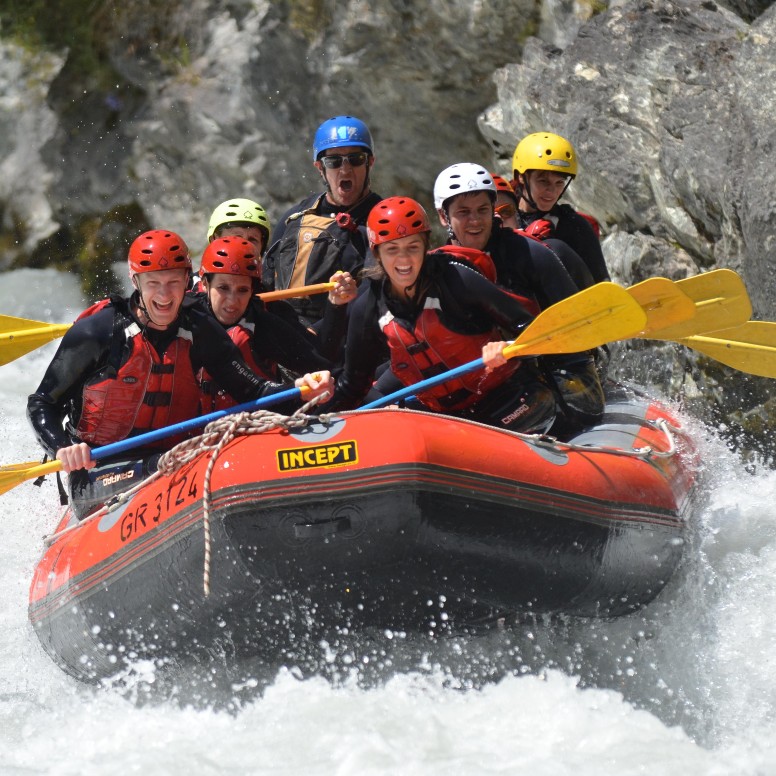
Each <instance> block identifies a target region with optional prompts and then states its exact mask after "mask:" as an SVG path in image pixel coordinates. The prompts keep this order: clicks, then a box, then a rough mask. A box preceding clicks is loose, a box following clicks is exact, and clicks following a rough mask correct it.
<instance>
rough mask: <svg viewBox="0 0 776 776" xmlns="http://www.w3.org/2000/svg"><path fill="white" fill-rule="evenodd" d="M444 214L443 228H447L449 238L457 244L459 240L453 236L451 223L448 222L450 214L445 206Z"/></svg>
mask: <svg viewBox="0 0 776 776" xmlns="http://www.w3.org/2000/svg"><path fill="white" fill-rule="evenodd" d="M444 214H445V228H446V229H447V236H448V237H449V238H450V241H451V242H457V243H458V244H459V245H460V244H461V243H460V240H459V239H458V238H457V237H456V236H455V232H454V231H453V225H452V224H451V223H450V216H449V214H448V212H447V208H444Z"/></svg>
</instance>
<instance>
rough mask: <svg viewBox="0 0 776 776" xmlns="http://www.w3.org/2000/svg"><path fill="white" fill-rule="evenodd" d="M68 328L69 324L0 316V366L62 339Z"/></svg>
mask: <svg viewBox="0 0 776 776" xmlns="http://www.w3.org/2000/svg"><path fill="white" fill-rule="evenodd" d="M70 326H71V324H69V323H43V322H42V321H29V320H27V319H26V318H13V317H12V316H10V315H2V316H0V365H2V364H8V363H10V362H11V361H14V360H16V359H17V358H21V356H24V355H26V354H27V353H30V352H32V351H33V350H35V349H36V348H39V347H41V346H42V345H45V344H47V343H48V342H51V340H55V339H57V338H58V337H62V336H63V335H64V333H65V332H66V331H67V330H68V329H69V328H70Z"/></svg>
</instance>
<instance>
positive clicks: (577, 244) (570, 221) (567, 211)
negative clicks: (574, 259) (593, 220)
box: [517, 203, 611, 283]
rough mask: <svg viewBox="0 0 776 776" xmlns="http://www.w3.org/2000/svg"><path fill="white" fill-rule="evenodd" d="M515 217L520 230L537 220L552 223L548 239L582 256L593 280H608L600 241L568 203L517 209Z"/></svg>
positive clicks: (599, 281)
mask: <svg viewBox="0 0 776 776" xmlns="http://www.w3.org/2000/svg"><path fill="white" fill-rule="evenodd" d="M517 218H518V220H519V222H520V226H521V227H522V228H523V229H525V228H526V227H527V226H528V225H529V224H532V223H533V222H534V221H538V220H540V219H545V220H548V221H550V222H551V223H552V224H553V229H552V234H551V239H553V240H560V241H561V242H563V243H565V244H566V245H568V246H569V247H570V248H571V249H572V250H573V251H574V252H575V253H576V254H577V255H578V256H580V257H581V258H582V260H583V261H584V262H585V264H586V265H587V268H588V269H589V270H590V274H591V275H592V277H593V282H595V283H601V282H602V281H605V280H611V277H610V276H609V270H608V269H607V267H606V261H605V260H604V254H603V251H602V250H601V241H600V240H599V239H598V236H597V235H596V233H595V232H594V231H593V227H592V226H590V223H589V222H588V221H587V219H586V218H584V217H583V216H581V215H579V213H577V211H576V210H574V208H573V207H571V205H567V204H562V205H561V204H558V203H556V204H555V205H554V207H553V208H552V210H550V211H549V212H548V213H542V212H540V211H537V212H535V213H525V212H523V211H521V210H518V212H517Z"/></svg>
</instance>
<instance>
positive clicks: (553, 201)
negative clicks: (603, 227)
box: [512, 132, 611, 283]
mask: <svg viewBox="0 0 776 776" xmlns="http://www.w3.org/2000/svg"><path fill="white" fill-rule="evenodd" d="M512 169H513V173H514V180H513V181H512V186H513V187H514V189H515V193H516V194H517V195H518V197H519V201H518V211H517V214H518V219H519V222H520V228H521V229H523V230H524V231H525V232H526V233H527V234H529V235H531V236H533V237H538V238H539V239H542V240H544V239H547V238H553V239H555V240H560V241H562V242H564V243H566V244H567V245H568V246H569V247H570V248H572V249H573V250H574V251H575V252H576V253H577V254H579V256H580V257H581V258H582V260H583V261H584V262H585V264H586V265H587V267H588V269H589V270H590V274H591V275H592V276H593V280H594V281H595V282H596V283H600V282H601V281H603V280H610V279H611V278H610V277H609V270H608V269H607V267H606V262H605V261H604V255H603V252H602V251H601V244H600V242H599V239H598V235H597V234H596V232H595V231H594V227H593V225H592V224H591V219H590V217H589V216H586V215H584V214H582V213H578V212H577V211H576V210H574V208H573V207H571V205H567V204H563V205H561V204H559V200H560V198H561V197H562V196H563V194H564V193H565V191H566V189H567V188H568V187H569V185H570V183H571V181H572V180H574V178H575V177H576V175H577V154H576V152H575V151H574V147H573V146H572V145H571V143H569V141H568V140H566V139H565V138H563V137H561V136H560V135H555V134H552V133H550V132H534V133H533V134H531V135H528V136H526V137H524V138H523V139H522V140H521V141H520V142H519V143H518V144H517V147H516V148H515V153H514V156H513V157H512Z"/></svg>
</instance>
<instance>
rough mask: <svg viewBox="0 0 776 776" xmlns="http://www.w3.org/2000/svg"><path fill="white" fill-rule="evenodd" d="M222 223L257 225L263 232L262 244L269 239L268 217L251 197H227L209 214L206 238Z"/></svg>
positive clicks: (211, 235)
mask: <svg viewBox="0 0 776 776" xmlns="http://www.w3.org/2000/svg"><path fill="white" fill-rule="evenodd" d="M224 224H250V225H252V226H258V227H259V229H261V230H262V232H264V244H265V246H266V244H267V241H268V240H269V232H270V225H269V218H267V213H266V211H265V210H264V208H263V207H262V206H261V205H260V204H259V203H258V202H254V201H253V200H252V199H240V198H237V199H227V200H226V202H222V203H221V204H220V205H219V206H218V207H217V208H216V209H215V210H214V211H213V214H212V215H211V216H210V223H209V224H208V227H207V239H208V240H210V239H212V237H213V235H214V234H215V231H216V229H218V227H219V226H223V225H224Z"/></svg>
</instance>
